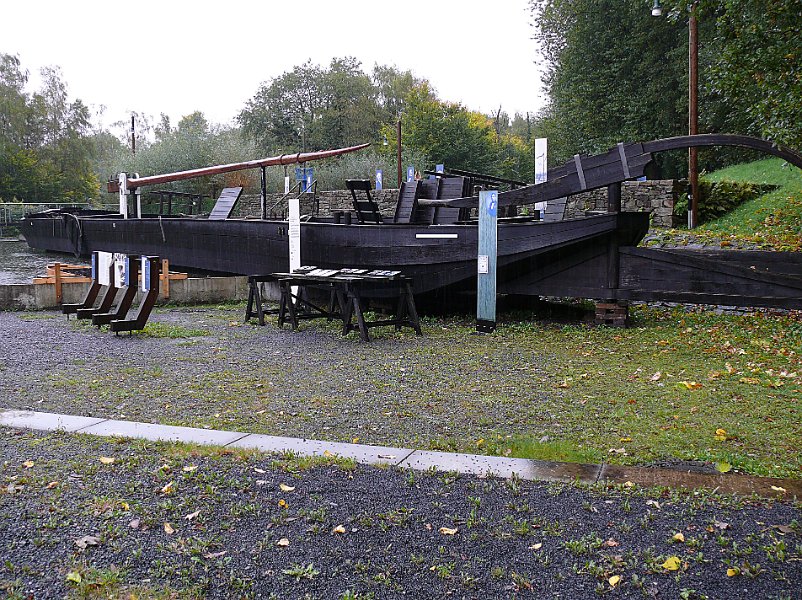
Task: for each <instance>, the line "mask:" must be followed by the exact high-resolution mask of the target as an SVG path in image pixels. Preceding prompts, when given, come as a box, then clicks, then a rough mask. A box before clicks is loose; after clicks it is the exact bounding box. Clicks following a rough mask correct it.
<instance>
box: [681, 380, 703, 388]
mask: <svg viewBox="0 0 802 600" xmlns="http://www.w3.org/2000/svg"><path fill="white" fill-rule="evenodd" d="M679 384H680V385H681V386H684V387H686V388H687V389H689V390H698V389H699V388H701V387H702V384H701V383H699V382H698V381H680V382H679Z"/></svg>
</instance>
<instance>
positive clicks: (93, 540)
mask: <svg viewBox="0 0 802 600" xmlns="http://www.w3.org/2000/svg"><path fill="white" fill-rule="evenodd" d="M99 542H100V538H99V537H97V536H94V535H85V536H83V537H81V538H78V539H77V540H75V545H76V546H78V547H79V548H80V549H81V550H83V549H84V548H86V547H87V546H97V545H98V543H99Z"/></svg>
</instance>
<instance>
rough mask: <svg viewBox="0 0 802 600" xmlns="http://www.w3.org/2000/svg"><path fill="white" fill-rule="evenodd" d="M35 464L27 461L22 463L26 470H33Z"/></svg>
mask: <svg viewBox="0 0 802 600" xmlns="http://www.w3.org/2000/svg"><path fill="white" fill-rule="evenodd" d="M35 464H36V463H34V462H33V461H32V460H26V461H25V462H24V463H22V466H23V467H25V468H26V469H32V468H33V465H35Z"/></svg>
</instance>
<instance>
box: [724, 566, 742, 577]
mask: <svg viewBox="0 0 802 600" xmlns="http://www.w3.org/2000/svg"><path fill="white" fill-rule="evenodd" d="M740 573H741V571H740V569H733V568H732V567H730V568H729V569H727V577H735V576H736V575H739V574H740Z"/></svg>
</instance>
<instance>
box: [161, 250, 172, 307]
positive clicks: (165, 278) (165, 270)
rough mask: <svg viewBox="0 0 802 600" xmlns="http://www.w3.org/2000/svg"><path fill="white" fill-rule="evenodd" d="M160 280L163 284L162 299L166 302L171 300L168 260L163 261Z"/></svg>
mask: <svg viewBox="0 0 802 600" xmlns="http://www.w3.org/2000/svg"><path fill="white" fill-rule="evenodd" d="M159 279H160V280H161V284H162V298H164V299H165V300H169V299H170V261H169V260H167V259H166V258H163V259H162V270H161V273H160V274H159Z"/></svg>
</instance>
